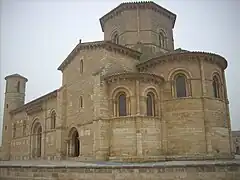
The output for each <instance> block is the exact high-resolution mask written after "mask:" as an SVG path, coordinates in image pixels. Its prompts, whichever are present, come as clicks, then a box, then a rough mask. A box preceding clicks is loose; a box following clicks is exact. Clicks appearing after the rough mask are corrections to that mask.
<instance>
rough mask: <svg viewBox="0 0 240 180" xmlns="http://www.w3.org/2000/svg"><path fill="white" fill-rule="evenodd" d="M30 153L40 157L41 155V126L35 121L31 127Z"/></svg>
mask: <svg viewBox="0 0 240 180" xmlns="http://www.w3.org/2000/svg"><path fill="white" fill-rule="evenodd" d="M32 135H33V138H32V155H33V157H41V155H42V126H41V124H40V123H39V122H37V123H35V124H34V126H33V129H32Z"/></svg>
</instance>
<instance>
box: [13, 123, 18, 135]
mask: <svg viewBox="0 0 240 180" xmlns="http://www.w3.org/2000/svg"><path fill="white" fill-rule="evenodd" d="M16 130H17V129H16V124H15V123H14V124H13V138H15V137H16Z"/></svg>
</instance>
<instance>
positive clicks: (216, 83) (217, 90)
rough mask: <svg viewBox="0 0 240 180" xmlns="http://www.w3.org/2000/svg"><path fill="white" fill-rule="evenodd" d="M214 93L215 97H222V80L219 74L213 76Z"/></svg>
mask: <svg viewBox="0 0 240 180" xmlns="http://www.w3.org/2000/svg"><path fill="white" fill-rule="evenodd" d="M212 86H213V95H214V97H215V98H220V82H219V79H218V77H217V76H214V77H213V82H212Z"/></svg>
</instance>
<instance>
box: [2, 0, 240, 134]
mask: <svg viewBox="0 0 240 180" xmlns="http://www.w3.org/2000/svg"><path fill="white" fill-rule="evenodd" d="M0 2H1V9H0V13H1V14H0V15H1V27H0V30H1V31H0V32H1V33H0V43H1V47H0V50H1V51H0V52H1V56H0V58H1V59H0V62H1V64H0V65H1V67H0V121H1V125H2V115H3V100H4V90H5V80H4V77H5V76H6V75H9V74H12V73H19V74H22V75H24V76H26V77H27V78H28V79H29V81H28V83H27V90H26V94H27V95H26V102H29V101H30V100H33V99H35V98H37V97H39V96H41V95H44V94H46V93H48V92H50V91H52V90H55V89H57V88H59V87H60V85H61V73H60V72H59V71H57V67H58V66H59V65H60V64H61V62H62V61H63V60H64V59H65V58H66V56H67V55H68V54H69V53H70V51H71V50H72V49H73V48H74V46H75V45H76V44H77V43H78V41H79V39H82V41H83V42H84V41H96V40H102V39H103V33H102V31H101V27H100V23H99V18H100V17H102V16H103V15H104V14H106V13H107V12H108V11H110V10H111V9H113V8H114V7H116V6H117V5H119V3H121V2H126V1H119V0H112V1H110V0H98V1H97V0H92V1H90V0H89V1H80V0H78V1H77V0H69V1H67V2H66V1H65V2H64V0H43V1H40V0H36V1H31V0H0ZM154 2H156V3H158V4H159V5H161V6H163V7H165V8H167V9H168V10H170V11H172V12H174V13H175V14H177V20H176V25H175V28H174V41H175V48H179V47H181V48H183V49H187V50H198V51H210V52H213V53H217V54H220V55H222V56H224V57H225V58H226V59H227V60H228V63H229V66H228V68H227V70H226V77H227V85H228V95H229V100H230V108H231V109H230V112H231V120H232V129H234V130H237V129H240V115H239V114H238V112H237V111H238V107H240V101H239V100H238V99H239V97H238V94H239V93H240V86H238V84H239V83H240V80H239V79H240V75H239V74H240V73H239V68H240V62H239V61H240V48H239V47H240V35H239V32H240V12H239V11H237V10H239V7H240V1H238V0H201V1H199V0H156V1H154ZM1 129H2V128H1Z"/></svg>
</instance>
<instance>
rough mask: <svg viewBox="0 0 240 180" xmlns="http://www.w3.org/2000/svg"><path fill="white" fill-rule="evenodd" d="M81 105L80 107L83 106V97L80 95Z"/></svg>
mask: <svg viewBox="0 0 240 180" xmlns="http://www.w3.org/2000/svg"><path fill="white" fill-rule="evenodd" d="M79 106H80V108H83V97H82V96H80V98H79Z"/></svg>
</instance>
